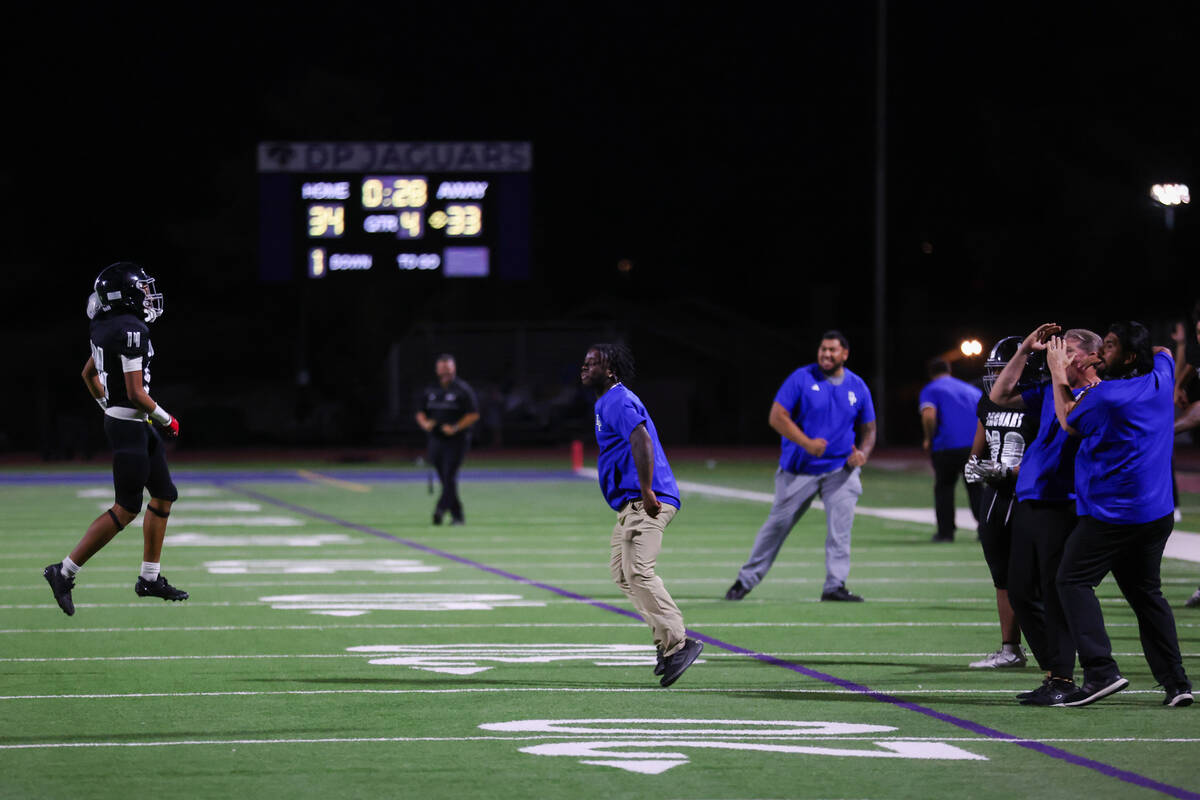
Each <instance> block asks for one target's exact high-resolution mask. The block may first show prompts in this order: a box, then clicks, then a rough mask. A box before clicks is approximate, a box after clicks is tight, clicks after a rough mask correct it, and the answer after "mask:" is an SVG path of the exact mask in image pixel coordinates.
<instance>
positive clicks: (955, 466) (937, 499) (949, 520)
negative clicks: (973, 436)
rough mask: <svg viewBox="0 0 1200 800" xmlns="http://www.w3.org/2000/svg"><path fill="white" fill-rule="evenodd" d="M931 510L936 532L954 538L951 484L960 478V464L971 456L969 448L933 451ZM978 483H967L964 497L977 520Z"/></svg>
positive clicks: (965, 463) (961, 471)
mask: <svg viewBox="0 0 1200 800" xmlns="http://www.w3.org/2000/svg"><path fill="white" fill-rule="evenodd" d="M932 455H933V509H934V512H935V513H936V514H937V535H938V537H939V538H942V539H953V538H954V530H955V526H954V487H955V486H956V485H957V484H958V482H959V481H960V480H963V481H965V480H966V479H965V478H963V467H965V466H966V465H967V459H968V458H970V457H971V448H969V447H956V448H953V449H950V450H935V451H934V452H933V454H932ZM981 491H982V490H981V488H980V486H979V484H978V483H968V484H967V497H968V498H970V502H971V515H972V516H973V517H975V519H976V520H978V519H979V495H980V492H981Z"/></svg>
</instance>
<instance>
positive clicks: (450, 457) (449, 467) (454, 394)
mask: <svg viewBox="0 0 1200 800" xmlns="http://www.w3.org/2000/svg"><path fill="white" fill-rule="evenodd" d="M434 370H435V372H436V373H437V378H438V382H437V384H436V385H433V386H429V387H428V388H426V389H425V395H424V399H423V402H422V405H421V408H420V410H419V411H417V424H418V425H420V426H421V429H422V430H424V431H425V432H426V433H427V434H429V462H430V463H431V464H433V467H434V469H436V470H437V474H438V480H440V481H441V483H442V495H441V497H439V498H438V502H437V507H436V508H435V509H434V510H433V524H434V525H441V524H442V516H443V515H445V514H446V513H447V512H449V514H450V524H451V525H462V524H463V508H462V501H461V500H459V498H458V470H459V467H461V466H462V462H463V459H464V458H466V455H467V447H468V446H469V444H470V441H471V434H470V428H471V426H472V425H474V424H475V423H476V422H477V421H478V420H479V403H478V402H477V401H476V400H475V392H474V390H472V389H471V387H470V386H468V385H467V383H466V381H463V380H460V379H459V378H458V370H457V367H456V365H455V363H454V356H452V355H450V354H449V353H443V354H442V355H440V356H438V357H437V363H436V365H435V367H434Z"/></svg>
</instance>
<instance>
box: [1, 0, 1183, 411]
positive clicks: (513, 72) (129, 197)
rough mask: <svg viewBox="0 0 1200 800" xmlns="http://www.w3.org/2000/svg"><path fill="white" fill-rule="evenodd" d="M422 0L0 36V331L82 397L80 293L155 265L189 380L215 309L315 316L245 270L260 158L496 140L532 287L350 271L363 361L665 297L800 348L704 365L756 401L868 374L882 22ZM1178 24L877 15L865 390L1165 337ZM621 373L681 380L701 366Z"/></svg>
mask: <svg viewBox="0 0 1200 800" xmlns="http://www.w3.org/2000/svg"><path fill="white" fill-rule="evenodd" d="M431 5H434V4H410V3H396V4H390V5H389V6H388V8H387V9H386V10H380V9H375V8H371V7H368V6H363V7H356V6H354V5H352V4H342V5H337V4H328V3H321V4H315V3H314V4H305V3H301V4H289V5H280V6H278V7H275V8H270V9H260V8H256V7H250V6H242V7H233V6H230V7H228V8H226V9H224V10H223V11H208V10H207V9H209V8H211V7H204V8H205V9H206V11H205V13H202V14H201V13H196V12H195V9H197V8H199V7H196V6H190V7H187V8H186V9H185V10H183V11H182V13H183V14H184V15H185V16H183V17H182V18H180V17H178V16H175V14H178V13H181V12H178V11H177V12H172V14H168V13H167V12H165V11H151V12H146V11H142V10H138V11H134V10H117V11H113V10H107V9H105V10H99V9H96V8H91V9H88V10H82V11H69V10H61V9H54V10H53V12H52V13H50V14H47V15H44V16H39V15H38V14H37V13H36V12H25V14H26V16H24V17H23V18H18V19H16V20H14V22H13V23H12V24H10V25H6V26H5V30H4V31H3V32H2V33H0V39H2V40H3V42H2V43H3V52H2V53H0V59H2V63H3V65H4V68H5V74H6V75H8V76H9V81H8V85H7V87H6V97H5V107H6V110H7V112H8V113H6V114H5V122H4V134H3V135H4V139H5V141H4V143H5V148H4V150H5V155H6V158H5V159H4V160H3V163H0V197H2V198H3V212H4V219H5V223H6V229H7V231H8V235H7V236H6V237H5V254H4V257H3V268H4V271H5V273H6V275H7V278H6V284H7V286H8V288H9V294H8V296H9V298H10V304H9V308H10V313H9V314H8V315H6V321H3V322H0V333H2V334H6V335H7V336H8V338H9V340H10V342H14V341H15V342H17V343H18V344H19V346H21V347H27V348H41V350H42V351H43V352H45V353H46V356H45V361H46V363H47V364H49V365H51V366H48V367H46V368H45V369H46V370H47V372H46V374H51V373H53V371H54V370H55V369H56V368H57V366H58V363H59V362H60V361H61V362H64V363H67V364H68V366H64V367H62V369H63V370H64V371H66V372H67V373H68V374H69V376H70V379H71V380H72V381H77V380H78V379H77V375H78V373H77V370H78V366H75V365H74V361H79V362H80V366H81V365H82V361H83V360H84V359H85V358H86V350H82V351H81V350H80V347H82V344H81V343H80V342H76V339H83V338H85V337H84V335H83V333H82V331H83V330H84V329H83V327H82V326H81V324H80V323H81V318H82V309H83V305H84V301H85V299H86V296H87V293H88V291H90V283H91V280H92V278H93V277H94V275H95V273H96V272H97V271H98V270H99V269H100V268H101V267H103V266H104V265H105V264H107V263H110V262H112V261H115V260H121V259H132V260H137V261H140V262H142V263H144V264H146V266H147V267H148V268H149V269H150V271H151V272H153V273H154V274H155V275H156V276H157V277H158V278H159V281H160V284H161V288H162V289H163V290H164V291H165V292H166V293H167V296H168V309H169V312H168V313H169V315H171V314H172V312H173V316H168V317H165V318H164V323H163V326H164V332H163V334H162V336H164V337H167V338H166V339H165V341H168V342H169V343H170V344H171V345H172V346H173V347H174V351H173V352H174V353H175V354H177V355H176V358H177V359H179V360H178V361H176V365H177V366H179V365H180V363H181V362H182V365H183V366H184V367H186V368H192V367H193V366H194V365H195V364H196V363H198V362H201V361H203V360H204V358H205V353H202V352H201V351H200V350H199V349H198V347H199V344H200V343H204V344H205V346H206V347H208V348H209V349H210V350H211V348H212V347H213V346H214V343H213V337H212V336H211V335H210V334H208V333H204V334H198V333H197V332H198V331H201V330H206V329H207V328H208V326H209V324H210V321H211V320H214V319H216V320H219V324H220V325H221V326H223V327H224V328H225V329H227V330H229V331H232V332H233V333H232V334H229V335H235V336H237V335H241V336H244V337H259V336H262V335H263V329H264V328H266V327H270V326H272V325H273V326H275V327H276V328H277V329H290V328H289V327H288V326H289V325H291V320H292V319H293V318H294V317H295V308H296V306H297V304H298V303H299V302H302V301H303V302H308V301H309V300H311V298H309V299H308V300H305V299H304V298H305V297H306V296H305V295H304V292H305V291H306V290H305V289H304V288H303V287H301V286H299V285H291V286H287V285H285V286H278V285H260V284H259V281H258V255H257V247H258V230H257V226H258V205H257V203H258V201H257V175H256V172H255V160H254V159H255V146H256V144H257V143H258V142H260V141H274V140H280V141H339V140H351V141H488V140H517V141H531V142H533V147H534V159H535V166H534V173H533V186H534V207H533V216H532V219H533V237H532V238H533V241H532V248H533V250H532V252H533V265H532V273H533V276H534V279H533V280H532V281H531V282H530V283H528V284H524V285H520V286H508V285H496V283H495V282H491V283H489V285H473V286H467V287H463V286H457V285H456V286H448V287H446V288H445V289H444V290H442V289H435V290H434V291H432V292H425V293H422V294H421V296H420V297H413V296H411V295H412V292H409V291H407V290H406V287H404V286H402V285H397V284H388V285H382V286H381V285H375V286H374V289H373V291H372V294H374V295H375V297H374V299H373V301H372V300H369V299H365V298H364V299H360V300H357V301H356V300H355V299H354V298H353V295H354V294H355V291H354V290H350V291H349V292H348V293H349V295H350V297H349V298H347V296H345V295H343V294H336V295H334V294H331V295H330V297H329V298H328V300H321V299H320V298H318V300H317V305H318V306H322V305H323V306H325V307H324V308H322V309H321V310H320V312H319V313H318V314H317V317H314V320H316V321H315V322H314V323H313V324H314V325H319V324H321V323H320V321H319V319H318V317H320V315H321V314H324V315H325V317H324V319H325V322H326V324H333V321H336V319H337V318H338V316H339V315H347V314H353V315H355V316H356V317H361V318H362V319H363V320H368V321H366V322H361V323H360V327H359V328H356V329H354V330H355V335H356V336H358V337H359V338H360V339H362V340H368V341H365V342H359V344H360V345H362V346H361V348H356V349H361V352H362V353H363V354H364V355H363V358H365V359H377V358H379V357H380V355H381V353H382V346H380V347H378V348H376V347H372V346H371V345H370V340H374V339H376V338H380V334H381V331H386V330H388V329H389V328H394V327H395V326H396V325H398V324H400V323H398V322H397V321H396V318H395V317H396V315H397V314H401V315H403V316H404V317H405V318H407V319H410V320H424V321H428V322H436V323H440V324H452V323H454V322H456V321H459V320H468V321H478V320H505V319H570V318H576V319H577V318H579V317H581V316H583V317H589V318H597V319H599V318H602V317H603V316H604V315H605V313H606V312H605V309H612V313H611V316H612V317H613V318H614V319H624V318H626V317H627V316H634V315H655V314H663V315H664V319H667V320H668V321H669V319H670V313H669V311H663V310H662V308H661V307H662V301H663V300H669V301H670V303H669V304H670V305H674V306H680V305H681V304H682V305H687V304H688V303H694V305H690V306H688V307H689V308H705V307H713V306H715V307H717V308H718V309H719V311H720V314H722V315H733V316H734V318H737V319H745V320H747V321H753V322H754V323H756V324H761V325H765V326H769V327H771V328H773V329H775V330H776V331H777V332H778V334H779V336H781V337H783V338H786V339H790V340H793V341H795V342H796V343H797V344H796V350H792V349H788V348H782V349H780V350H779V351H778V352H777V353H776V352H761V351H762V350H763V348H762V347H761V346H759V345H757V344H756V343H755V342H754V341H751V342H750V344H749V345H748V349H750V350H752V351H753V352H750V353H740V354H739V353H738V352H737V348H736V347H735V348H731V350H730V351H729V352H730V353H732V355H731V356H730V357H731V358H732V359H733V360H732V361H731V362H729V363H721V364H719V365H717V367H716V368H718V369H720V370H722V371H725V372H729V371H736V369H737V367H738V363H753V364H755V365H756V366H755V369H756V370H762V369H764V368H765V367H764V365H765V364H767V363H770V362H771V359H772V358H775V359H777V360H783V361H784V362H785V363H783V364H780V365H779V367H778V368H777V369H776V370H775V372H773V373H771V374H769V375H767V376H766V377H765V378H764V380H765V381H766V382H767V383H772V384H773V383H776V382H777V380H778V378H779V377H781V376H782V375H783V374H786V371H787V370H788V369H790V368H791V367H792V366H795V363H793V362H794V359H795V358H797V357H798V356H796V352H797V350H798V351H799V352H801V353H803V354H805V355H807V354H808V353H809V351H810V350H815V344H816V338H817V337H819V334H820V332H821V331H823V330H824V329H825V328H828V327H839V328H842V329H843V330H846V331H847V333H849V334H850V335H851V338H852V344H853V348H852V349H853V350H854V359H855V362H856V366H857V367H858V368H859V371H860V372H861V373H862V374H864V375H865V376H868V377H869V376H870V375H872V373H873V371H874V367H875V359H876V358H877V354H875V353H874V352H872V350H873V342H874V332H873V328H872V320H873V319H874V314H875V308H874V305H873V296H872V288H871V287H872V276H873V248H874V241H875V239H874V230H875V218H874V197H873V191H874V169H875V156H874V153H875V132H876V115H875V90H876V60H875V59H876V14H877V6H876V4H874V3H870V2H853V1H852V2H828V3H803V4H796V5H795V6H793V7H792V8H791V9H790V13H788V14H784V13H783V11H782V10H781V7H776V6H770V7H767V6H753V5H742V6H727V5H725V6H720V7H718V8H715V9H710V10H704V9H700V8H697V7H695V5H694V4H681V3H671V4H621V3H616V4H603V5H582V6H581V5H577V4H540V3H525V4H495V3H468V2H460V3H454V4H436V5H437V6H438V7H437V8H430V7H429V6H431ZM189 12H190V13H192V16H187V14H188V13H189ZM1198 31H1200V7H1198V5H1197V4H1195V3H1184V2H1180V3H1154V2H1151V3H1141V4H1138V5H1136V6H1130V5H1128V4H1115V3H1113V4H1095V3H1093V4H1086V5H1085V4H1077V5H1076V4H1071V8H1070V9H1063V8H1061V7H1060V8H1058V9H1057V10H1054V11H1047V10H1046V9H1045V8H1042V7H1040V6H1027V7H1012V6H996V5H989V6H986V7H983V8H980V7H978V6H977V5H976V4H969V3H958V2H944V3H921V2H911V3H903V4H901V3H893V4H892V6H891V7H890V8H889V10H888V27H887V33H888V36H887V48H888V58H887V67H888V73H887V92H888V106H887V118H886V130H887V182H888V194H887V251H886V252H887V262H888V276H889V277H888V295H887V318H888V332H887V338H886V342H887V344H886V348H887V352H886V353H885V354H883V358H884V359H885V360H886V362H887V363H888V367H889V373H890V376H889V379H888V380H889V384H888V385H889V386H894V387H897V391H898V390H899V389H898V387H899V386H900V385H901V383H902V382H904V381H908V380H909V379H910V378H912V377H913V376H912V373H916V372H919V371H920V368H921V365H922V364H923V362H924V360H925V359H927V358H929V357H930V356H932V355H935V354H937V353H940V352H942V351H944V350H947V349H948V348H951V347H953V346H954V345H955V344H956V343H957V341H958V339H959V338H960V337H961V336H964V335H976V336H980V337H983V338H985V340H987V339H994V338H995V337H996V336H998V335H1003V334H1008V333H1025V332H1027V330H1029V329H1031V328H1032V327H1034V325H1035V324H1036V323H1038V322H1040V321H1043V319H1050V318H1053V319H1059V320H1060V321H1062V322H1065V323H1067V324H1073V325H1081V326H1088V327H1102V326H1103V325H1104V324H1106V323H1107V322H1108V321H1111V319H1114V318H1117V317H1135V318H1140V319H1144V320H1146V321H1147V322H1148V323H1150V324H1152V325H1154V326H1156V329H1157V330H1159V332H1160V333H1161V331H1163V330H1165V326H1166V325H1167V324H1168V322H1169V321H1170V320H1171V319H1174V318H1177V317H1178V318H1182V317H1184V316H1186V315H1187V314H1188V313H1190V312H1191V310H1192V306H1193V303H1194V302H1195V301H1196V300H1197V298H1200V279H1198V278H1197V273H1198V272H1200V270H1196V269H1195V266H1194V265H1195V264H1196V263H1197V255H1198V254H1200V241H1198V237H1197V231H1198V230H1200V222H1198V220H1197V217H1198V216H1200V209H1197V208H1196V207H1195V204H1193V206H1192V207H1184V208H1182V209H1181V210H1180V211H1179V212H1178V214H1177V215H1176V218H1175V225H1174V230H1171V231H1168V230H1167V228H1166V225H1165V222H1164V214H1163V210H1162V208H1161V207H1156V206H1154V204H1153V203H1152V202H1151V201H1150V199H1149V197H1148V189H1149V187H1150V185H1151V184H1153V183H1156V182H1166V181H1182V182H1187V183H1190V184H1191V185H1192V186H1193V187H1195V186H1196V185H1197V184H1200V176H1197V172H1196V167H1197V160H1196V148H1197V146H1198V145H1200V110H1198V104H1197V103H1196V99H1195V98H1196V88H1195V87H1196V85H1197V81H1196V78H1197V73H1198V70H1197V68H1196V64H1195V61H1194V58H1195V54H1194V42H1195V37H1196V34H1197V32H1198ZM620 259H628V260H630V261H631V262H632V263H633V270H632V271H631V272H629V273H627V274H623V273H619V272H618V271H617V270H616V264H617V262H618V260H620ZM400 277H402V276H400ZM296 283H297V284H299V283H303V281H302V280H299V279H298V280H297V282H296ZM14 297H16V298H20V300H19V301H18V302H17V303H15V304H14V303H12V302H11V300H12V298H14ZM385 301H386V303H387V308H388V309H390V310H389V311H388V312H387V313H385V312H384V310H383V306H382V305H381V304H383V303H384V302H385ZM684 301H686V302H684ZM373 302H374V304H372V303H373ZM631 309H632V310H631ZM691 313H693V315H702V312H699V311H697V312H691ZM716 314H717V312H713V316H711V320H712V321H713V323H714V325H716V323H717V319H718V317H717V316H716ZM376 318H378V319H376ZM694 318H695V319H701V321H703V320H704V319H709V318H708V317H702V316H700V317H696V316H694ZM721 318H722V319H728V317H721ZM371 319H376V321H375V323H374V324H373V325H372V324H371V323H370V322H369V320H371ZM167 320H172V325H174V326H175V329H174V331H173V332H171V333H167V332H166V330H165V325H166V321H167ZM242 324H244V326H245V327H244V332H243V333H241V334H239V333H238V332H237V331H238V328H239V326H241V325H242ZM722 324H725V323H722ZM729 333H730V331H729V330H728V328H725V329H724V330H723V331H722V330H721V329H717V330H714V333H713V335H714V336H715V337H720V336H722V335H726V336H728V335H729ZM159 335H160V334H159V333H157V332H156V336H159ZM172 337H173V338H172ZM294 350H295V348H292V350H290V351H289V349H288V348H286V347H281V348H279V352H280V353H281V355H280V356H279V357H278V360H282V361H286V362H289V363H287V364H284V365H282V366H278V367H277V366H276V365H273V364H271V363H262V361H260V362H259V363H257V365H256V367H255V368H256V369H259V370H267V371H268V372H270V371H271V370H275V369H277V371H278V374H279V376H280V378H281V380H286V378H287V376H288V375H289V374H290V373H291V371H292V370H293V368H294V367H295V364H294V363H293V362H294V361H295V360H296V359H297V358H300V359H301V360H303V359H304V358H315V356H313V355H312V354H309V355H308V356H304V355H299V356H298V355H296V353H295V352H294ZM80 353H82V355H79V354H80ZM675 356H679V357H680V358H679V360H678V361H676V359H675ZM639 358H640V360H641V361H642V362H643V363H649V364H651V365H652V366H653V368H654V370H655V371H657V372H659V373H660V374H666V373H668V372H670V371H671V370H672V369H675V368H678V369H682V370H695V369H698V368H702V367H698V366H697V365H698V363H700V362H701V361H702V358H701V357H700V356H699V355H698V354H695V353H691V354H689V353H679V352H656V353H642V354H640V355H639ZM680 365H685V366H680ZM233 372H234V373H236V372H237V370H236V369H235V370H233ZM917 379H919V378H917ZM46 380H47V381H48V382H47V383H45V386H46V387H48V388H46V389H45V391H46V392H48V393H49V394H50V395H56V394H57V392H58V389H57V388H56V387H57V384H56V383H55V382H54V381H52V380H50V379H48V378H47V379H46ZM67 385H68V386H73V384H67ZM70 391H74V388H72V389H70ZM84 399H85V401H86V398H84ZM764 413H765V412H764Z"/></svg>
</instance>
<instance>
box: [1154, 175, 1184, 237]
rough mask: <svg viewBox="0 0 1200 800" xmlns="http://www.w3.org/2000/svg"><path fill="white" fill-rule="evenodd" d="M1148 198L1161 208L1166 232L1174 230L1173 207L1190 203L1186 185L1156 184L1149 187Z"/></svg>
mask: <svg viewBox="0 0 1200 800" xmlns="http://www.w3.org/2000/svg"><path fill="white" fill-rule="evenodd" d="M1150 196H1151V197H1153V198H1154V202H1156V203H1158V204H1159V205H1161V206H1162V207H1163V221H1164V222H1165V223H1166V225H1167V230H1169V231H1173V230H1175V206H1182V205H1187V204H1188V203H1190V202H1192V193H1191V190H1190V189H1188V185H1187V184H1186V183H1156V184H1154V185H1153V186H1151V187H1150Z"/></svg>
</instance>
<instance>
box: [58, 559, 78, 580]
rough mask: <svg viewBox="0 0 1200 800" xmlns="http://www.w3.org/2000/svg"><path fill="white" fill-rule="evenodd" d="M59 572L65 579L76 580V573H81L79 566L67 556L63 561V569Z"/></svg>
mask: <svg viewBox="0 0 1200 800" xmlns="http://www.w3.org/2000/svg"><path fill="white" fill-rule="evenodd" d="M59 571H60V572H61V573H62V575H63V577H64V578H74V577H75V573H76V572H79V565H78V564H76V563H75V562H74V561H72V560H71V557H70V556H67V557H66V558H64V559H63V560H62V568H61V569H60V570H59Z"/></svg>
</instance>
